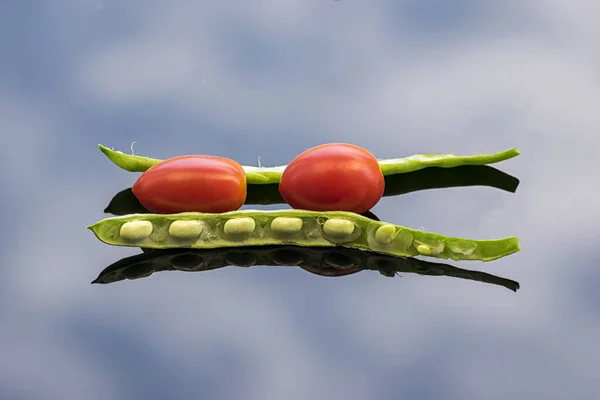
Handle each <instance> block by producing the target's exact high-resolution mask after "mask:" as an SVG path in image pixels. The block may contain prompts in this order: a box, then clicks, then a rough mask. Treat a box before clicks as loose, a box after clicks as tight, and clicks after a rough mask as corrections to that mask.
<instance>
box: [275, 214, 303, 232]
mask: <svg viewBox="0 0 600 400" xmlns="http://www.w3.org/2000/svg"><path fill="white" fill-rule="evenodd" d="M303 224H304V222H303V221H302V219H301V218H296V217H292V218H289V217H276V218H275V219H273V221H272V222H271V230H272V231H273V232H274V233H281V234H288V235H289V234H294V233H298V232H300V230H301V229H302V225H303Z"/></svg>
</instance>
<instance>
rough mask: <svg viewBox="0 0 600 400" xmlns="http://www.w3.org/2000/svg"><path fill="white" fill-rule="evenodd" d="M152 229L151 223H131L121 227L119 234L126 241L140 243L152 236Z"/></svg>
mask: <svg viewBox="0 0 600 400" xmlns="http://www.w3.org/2000/svg"><path fill="white" fill-rule="evenodd" d="M152 229H153V228H152V222H150V221H129V222H125V223H124V224H123V225H122V226H121V229H120V230H119V234H120V235H121V237H122V238H124V239H127V240H132V241H138V240H142V239H145V238H147V237H148V236H150V235H151V234H152Z"/></svg>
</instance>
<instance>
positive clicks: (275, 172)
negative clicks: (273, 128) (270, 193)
mask: <svg viewBox="0 0 600 400" xmlns="http://www.w3.org/2000/svg"><path fill="white" fill-rule="evenodd" d="M98 148H99V149H100V151H102V153H104V154H105V155H106V157H108V159H109V160H111V161H112V162H113V163H114V164H116V165H117V166H118V167H120V168H122V169H124V170H126V171H129V172H144V171H146V170H148V169H149V168H150V167H152V166H154V165H156V164H158V163H159V162H161V161H163V160H160V159H157V158H148V157H142V156H136V155H132V154H125V153H123V152H120V151H116V150H112V149H109V148H108V147H106V146H103V145H101V144H99V145H98ZM519 154H520V153H519V151H517V149H509V150H506V151H502V152H500V153H496V154H478V155H471V156H456V155H453V154H416V155H413V156H410V157H405V158H392V159H385V160H379V165H380V167H381V172H382V174H383V175H384V176H387V175H394V174H403V173H407V172H412V171H417V170H420V169H423V168H428V167H440V168H453V167H458V166H461V165H487V164H494V163H498V162H501V161H505V160H508V159H510V158H513V157H516V156H518V155H519ZM286 167H287V165H280V166H277V167H253V166H242V168H244V171H245V172H246V183H247V184H249V185H264V184H269V183H279V182H280V181H281V176H282V174H283V171H284V170H285V168H286Z"/></svg>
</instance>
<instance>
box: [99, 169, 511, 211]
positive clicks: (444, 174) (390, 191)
mask: <svg viewBox="0 0 600 400" xmlns="http://www.w3.org/2000/svg"><path fill="white" fill-rule="evenodd" d="M466 186H489V187H494V188H497V189H500V190H504V191H507V192H511V193H514V192H515V191H516V190H517V186H519V180H518V179H517V178H515V177H514V176H512V175H508V174H506V173H504V172H502V171H500V170H498V169H496V168H493V167H490V166H475V165H469V166H462V167H454V168H438V167H430V168H425V169H422V170H419V171H414V172H409V173H405V174H396V175H388V176H386V177H385V192H384V194H383V195H384V197H389V196H398V195H402V194H406V193H410V192H415V191H419V190H427V189H441V188H450V187H466ZM284 203H285V202H284V201H283V199H282V198H281V195H280V194H279V191H278V185H276V184H269V185H248V194H247V197H246V203H245V204H259V205H268V204H284ZM104 212H105V213H109V214H113V215H126V214H135V213H148V212H149V211H148V210H146V209H145V208H144V206H142V204H140V202H139V201H138V199H137V198H136V197H135V196H134V195H133V192H132V191H131V188H128V189H125V190H122V191H121V192H119V193H117V194H116V195H115V196H114V197H113V198H112V200H111V201H110V203H109V204H108V206H107V207H106V209H105V210H104Z"/></svg>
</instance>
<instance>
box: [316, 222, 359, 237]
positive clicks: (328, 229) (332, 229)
mask: <svg viewBox="0 0 600 400" xmlns="http://www.w3.org/2000/svg"><path fill="white" fill-rule="evenodd" d="M355 229H356V225H354V222H352V221H349V220H347V219H342V218H329V219H328V220H327V221H325V223H324V224H323V232H324V233H325V235H327V236H329V238H331V239H332V240H333V241H345V240H348V239H349V238H350V236H351V235H352V233H354V230H355Z"/></svg>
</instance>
